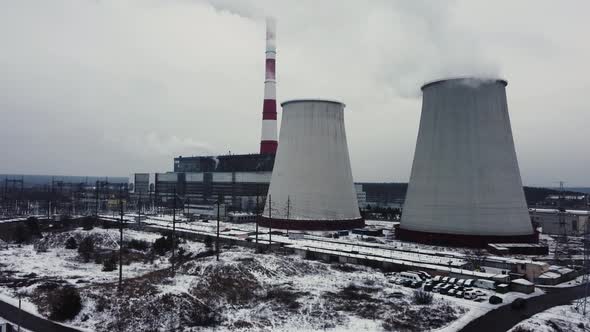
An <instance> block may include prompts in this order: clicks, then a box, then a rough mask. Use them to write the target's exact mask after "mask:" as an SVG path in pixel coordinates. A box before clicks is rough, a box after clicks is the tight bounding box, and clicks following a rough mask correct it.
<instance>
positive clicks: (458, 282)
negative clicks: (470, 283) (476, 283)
mask: <svg viewBox="0 0 590 332" xmlns="http://www.w3.org/2000/svg"><path fill="white" fill-rule="evenodd" d="M456 284H457V285H459V286H463V285H464V284H465V279H459V280H457V282H456Z"/></svg>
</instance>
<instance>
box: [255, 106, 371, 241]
mask: <svg viewBox="0 0 590 332" xmlns="http://www.w3.org/2000/svg"><path fill="white" fill-rule="evenodd" d="M281 106H282V107H283V115H282V120H281V130H280V138H279V139H280V142H281V144H279V147H278V150H277V154H276V158H275V164H274V168H273V172H272V177H271V181H270V187H269V191H268V196H267V199H266V202H265V207H264V212H263V215H262V216H261V218H260V225H262V226H265V227H269V226H270V227H272V228H282V229H298V230H336V229H350V228H356V227H363V226H364V221H363V219H362V218H361V216H360V213H359V208H358V203H357V200H356V192H355V189H354V184H353V182H352V172H351V169H350V159H349V156H348V144H347V143H346V132H345V129H344V104H342V103H340V102H337V101H328V100H310V99H306V100H292V101H287V102H284V103H282V104H281Z"/></svg>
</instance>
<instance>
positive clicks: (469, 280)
mask: <svg viewBox="0 0 590 332" xmlns="http://www.w3.org/2000/svg"><path fill="white" fill-rule="evenodd" d="M474 282H475V280H473V279H467V280H465V282H464V283H463V286H465V287H473V283H474Z"/></svg>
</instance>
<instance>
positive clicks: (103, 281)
mask: <svg viewBox="0 0 590 332" xmlns="http://www.w3.org/2000/svg"><path fill="white" fill-rule="evenodd" d="M124 234H125V241H129V240H131V239H142V240H146V241H149V242H153V241H154V240H155V239H156V238H158V237H160V235H159V234H154V233H144V232H139V231H131V230H125V232H124ZM87 236H92V237H93V238H94V239H95V244H96V247H97V248H100V249H101V250H116V249H117V248H118V238H119V232H118V230H117V229H102V228H94V229H92V230H89V231H85V230H82V229H77V230H73V231H68V232H63V233H51V234H44V238H43V239H42V240H40V241H39V242H37V243H36V244H26V245H22V246H17V245H14V244H9V245H6V244H5V245H3V246H2V249H0V299H2V300H5V301H6V302H9V303H13V304H16V303H17V301H16V300H15V299H16V297H17V296H16V295H17V293H21V294H24V301H23V308H24V309H25V310H27V311H29V312H32V313H35V314H37V315H41V316H44V315H47V309H46V308H45V307H44V302H43V298H44V297H43V296H47V294H49V293H47V294H45V293H44V292H45V290H44V288H43V287H39V286H41V285H46V284H47V283H57V284H70V285H74V286H75V287H76V288H78V290H79V292H80V294H81V297H82V301H83V309H82V311H81V312H80V313H79V314H78V315H77V316H76V317H75V318H74V319H73V320H71V321H67V322H65V323H66V324H67V325H72V326H76V327H80V328H83V329H86V330H96V331H110V330H118V331H261V330H262V331H318V330H329V331H360V330H366V331H383V330H407V331H423V330H430V329H440V328H443V327H445V326H448V325H449V324H451V323H453V322H454V321H457V320H458V319H459V318H461V317H462V316H465V315H466V313H467V315H470V314H471V312H472V311H474V310H476V309H475V308H476V307H481V308H480V309H481V310H488V309H487V307H488V306H489V305H486V304H479V303H475V302H471V303H470V301H467V300H461V299H455V298H452V297H446V296H441V295H435V298H434V302H433V303H432V304H430V305H418V304H415V303H414V301H413V296H412V295H413V290H412V289H410V288H405V287H402V286H398V285H394V284H392V283H390V282H389V278H388V277H387V276H385V275H384V274H383V273H382V272H380V271H378V270H374V269H371V268H367V267H361V266H351V265H340V264H338V265H330V264H325V263H322V262H317V261H309V260H304V259H302V258H300V257H298V256H284V255H281V254H279V253H272V254H270V253H255V252H254V251H253V250H250V249H244V248H240V247H232V248H227V247H224V248H223V249H222V254H221V257H220V262H217V261H216V260H215V257H214V256H210V255H207V254H203V253H204V252H205V246H204V244H202V243H199V242H191V241H188V242H185V243H182V245H181V246H182V247H184V248H185V249H186V252H187V254H192V255H193V256H192V258H190V259H187V260H186V261H185V262H184V263H183V264H180V266H179V267H178V268H177V273H176V275H175V276H172V274H171V272H170V269H169V267H170V262H169V260H168V258H169V255H170V253H167V254H166V255H164V256H157V257H156V258H155V259H154V261H153V263H150V262H148V261H145V260H134V261H132V262H130V263H129V264H128V265H124V267H123V273H124V277H125V278H126V280H125V281H124V291H123V292H122V293H121V294H119V293H118V292H117V287H116V286H117V282H116V281H117V280H118V271H117V270H115V271H112V272H103V271H102V265H101V264H96V263H94V262H88V263H84V262H82V261H81V259H80V257H79V256H78V252H77V250H72V249H65V247H64V243H65V241H66V240H67V239H68V238H70V237H73V238H75V239H76V240H77V241H78V242H80V241H81V240H82V239H83V238H84V237H87ZM40 243H41V244H43V246H44V247H47V251H46V252H45V251H43V250H41V251H38V250H37V248H39V244H40ZM197 254H199V256H196V255H197ZM480 309H477V310H480Z"/></svg>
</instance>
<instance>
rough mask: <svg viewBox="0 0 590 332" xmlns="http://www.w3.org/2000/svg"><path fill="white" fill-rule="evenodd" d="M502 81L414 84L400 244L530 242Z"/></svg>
mask: <svg viewBox="0 0 590 332" xmlns="http://www.w3.org/2000/svg"><path fill="white" fill-rule="evenodd" d="M506 85H507V83H506V81H503V80H482V79H469V78H466V79H449V80H441V81H436V82H432V83H429V84H426V85H424V86H423V87H422V91H423V103H422V114H421V118H420V127H419V132H418V139H417V142H416V150H415V155H414V162H413V165H412V172H411V177H410V182H409V185H408V191H407V195H406V199H405V205H404V209H403V213H402V218H401V224H400V226H399V228H398V229H397V231H396V234H397V236H398V237H399V238H400V239H403V240H411V241H417V242H423V243H433V244H445V245H458V246H485V244H486V243H489V242H495V243H498V242H536V241H537V240H538V235H537V234H536V233H535V232H534V231H533V227H532V223H531V220H530V218H529V214H528V209H527V205H526V201H525V197H524V192H523V187H522V182H521V177H520V171H519V168H518V162H517V159H516V152H515V148H514V141H513V137H512V130H511V126H510V119H509V115H508V106H507V101H506Z"/></svg>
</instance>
